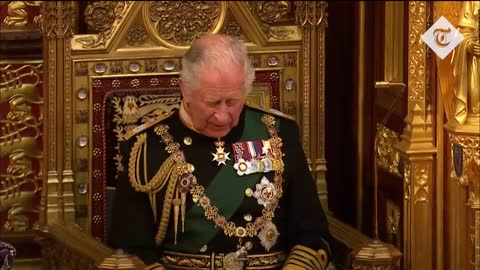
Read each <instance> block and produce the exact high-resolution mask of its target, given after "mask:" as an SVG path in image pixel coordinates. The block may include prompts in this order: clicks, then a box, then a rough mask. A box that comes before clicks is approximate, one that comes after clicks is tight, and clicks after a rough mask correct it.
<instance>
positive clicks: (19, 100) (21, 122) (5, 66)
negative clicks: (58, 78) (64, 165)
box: [0, 61, 43, 232]
mask: <svg viewBox="0 0 480 270" xmlns="http://www.w3.org/2000/svg"><path fill="white" fill-rule="evenodd" d="M0 76H1V79H0V106H1V107H3V109H6V112H7V113H6V115H5V116H4V117H3V116H2V118H1V119H0V162H2V163H1V164H2V166H0V212H1V213H7V215H6V217H7V219H6V220H2V221H0V226H2V228H1V229H0V230H1V231H2V232H11V231H26V230H31V229H32V228H34V227H37V225H38V216H39V198H40V192H41V190H42V179H41V173H40V167H41V165H42V162H43V154H42V147H41V139H42V134H43V131H42V128H43V127H42V121H43V119H42V113H41V110H42V107H43V106H42V105H43V98H42V97H41V95H42V90H41V81H42V76H43V65H42V63H41V61H33V62H32V63H30V64H28V61H25V62H23V63H22V62H20V63H17V64H11V63H10V64H9V63H8V62H0ZM4 165H5V166H4Z"/></svg>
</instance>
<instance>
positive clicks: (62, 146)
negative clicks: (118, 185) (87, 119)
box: [40, 2, 75, 224]
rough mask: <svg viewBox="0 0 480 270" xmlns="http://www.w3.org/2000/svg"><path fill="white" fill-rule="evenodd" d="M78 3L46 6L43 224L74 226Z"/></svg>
mask: <svg viewBox="0 0 480 270" xmlns="http://www.w3.org/2000/svg"><path fill="white" fill-rule="evenodd" d="M74 5H75V3H74V2H61V3H60V2H44V3H43V6H42V14H43V20H42V33H43V36H44V48H43V49H44V59H45V77H44V85H45V93H44V94H45V99H46V100H47V103H46V110H45V112H46V114H45V121H44V123H45V137H44V151H45V152H46V155H47V159H46V161H45V165H44V166H43V172H42V173H43V175H44V181H45V182H44V192H43V194H42V202H41V205H40V207H41V209H42V214H43V215H44V217H43V220H42V221H43V222H42V223H44V224H46V223H47V222H48V223H50V222H55V221H66V222H73V217H74V204H73V192H72V185H73V182H74V181H73V177H72V158H71V156H72V125H71V123H72V104H71V102H72V100H71V89H72V79H71V74H70V72H69V71H70V70H71V59H70V55H71V52H70V38H71V37H72V36H73V29H72V25H73V18H74Z"/></svg>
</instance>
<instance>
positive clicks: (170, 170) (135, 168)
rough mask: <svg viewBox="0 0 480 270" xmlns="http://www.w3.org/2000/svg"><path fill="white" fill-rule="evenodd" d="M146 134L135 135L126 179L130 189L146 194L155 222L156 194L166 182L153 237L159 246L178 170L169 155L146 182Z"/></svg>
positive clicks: (163, 234)
mask: <svg viewBox="0 0 480 270" xmlns="http://www.w3.org/2000/svg"><path fill="white" fill-rule="evenodd" d="M146 142H147V134H146V133H142V134H139V135H137V141H136V142H135V143H134V144H133V147H132V151H131V152H130V158H129V160H128V178H129V180H130V184H131V185H132V187H133V188H134V189H135V190H136V191H139V192H145V193H148V195H149V199H150V205H151V207H152V211H153V216H154V220H155V222H156V221H157V204H156V199H155V198H156V196H155V195H156V193H157V192H159V191H160V190H162V189H163V187H164V186H165V185H166V183H167V182H169V184H168V186H167V190H166V193H165V200H164V203H163V208H162V216H161V219H160V222H159V229H158V233H157V235H156V236H155V240H156V243H157V245H160V244H161V242H162V241H163V239H164V238H165V234H166V232H167V227H168V220H169V218H170V208H171V201H172V199H173V195H174V192H175V186H176V184H177V180H178V178H179V172H178V168H177V166H176V164H175V161H174V159H173V155H170V156H169V157H168V158H167V159H166V160H165V161H164V162H163V164H162V166H161V167H160V169H159V170H158V171H157V173H156V174H155V175H154V176H153V178H152V179H151V180H150V181H148V178H147V160H146V157H147V143H146ZM142 148H143V158H144V160H143V173H144V177H143V179H144V183H143V182H142V180H141V177H140V171H141V170H140V160H141V157H142Z"/></svg>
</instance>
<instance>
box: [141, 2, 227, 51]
mask: <svg viewBox="0 0 480 270" xmlns="http://www.w3.org/2000/svg"><path fill="white" fill-rule="evenodd" d="M226 8H227V5H226V2H221V1H198V2H193V1H190V2H189V1H184V2H180V1H151V2H149V3H148V4H145V5H144V20H145V25H146V26H147V28H148V29H149V30H150V31H151V32H153V33H156V35H154V38H156V39H158V41H159V42H160V43H161V44H162V45H164V46H166V47H169V48H181V47H185V46H187V47H188V46H189V45H191V44H192V43H193V41H195V39H196V38H198V37H200V36H204V35H206V34H208V33H212V32H218V30H219V29H220V27H221V26H222V24H223V22H224V19H225V13H226Z"/></svg>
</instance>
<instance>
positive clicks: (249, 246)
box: [245, 241, 253, 250]
mask: <svg viewBox="0 0 480 270" xmlns="http://www.w3.org/2000/svg"><path fill="white" fill-rule="evenodd" d="M252 248H253V244H252V242H250V241H248V242H246V243H245V249H246V250H251V249H252Z"/></svg>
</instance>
